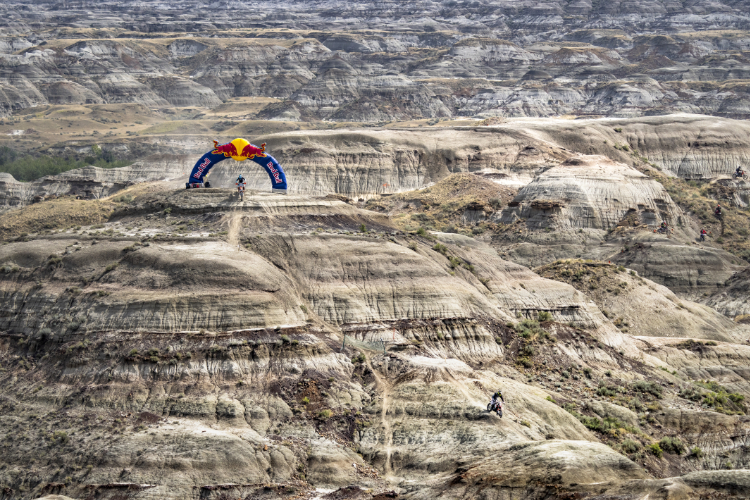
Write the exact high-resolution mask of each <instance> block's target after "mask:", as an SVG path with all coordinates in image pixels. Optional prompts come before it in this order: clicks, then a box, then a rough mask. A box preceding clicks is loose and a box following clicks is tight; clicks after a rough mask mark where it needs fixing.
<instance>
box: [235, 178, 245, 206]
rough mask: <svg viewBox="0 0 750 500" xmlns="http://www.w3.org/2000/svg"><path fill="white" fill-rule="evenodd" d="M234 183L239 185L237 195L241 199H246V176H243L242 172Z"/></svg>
mask: <svg viewBox="0 0 750 500" xmlns="http://www.w3.org/2000/svg"><path fill="white" fill-rule="evenodd" d="M234 185H235V186H237V196H238V197H239V199H240V201H244V199H245V187H247V181H245V178H244V177H242V174H240V176H239V177H237V181H236V182H235V183H234Z"/></svg>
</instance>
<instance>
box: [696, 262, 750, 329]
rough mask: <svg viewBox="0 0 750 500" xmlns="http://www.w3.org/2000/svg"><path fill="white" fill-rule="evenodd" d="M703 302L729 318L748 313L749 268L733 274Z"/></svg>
mask: <svg viewBox="0 0 750 500" xmlns="http://www.w3.org/2000/svg"><path fill="white" fill-rule="evenodd" d="M703 302H705V304H706V305H708V306H710V307H713V308H714V309H716V310H717V311H719V312H720V313H722V314H724V315H726V316H728V317H730V318H736V317H738V316H739V317H741V316H747V315H750V268H748V269H744V270H742V271H740V272H737V273H735V274H733V275H732V276H731V277H730V278H729V279H727V280H726V282H725V283H724V287H723V288H721V289H719V290H716V291H715V292H714V293H713V294H712V295H711V296H709V297H706V298H704V299H703ZM745 322H747V320H745Z"/></svg>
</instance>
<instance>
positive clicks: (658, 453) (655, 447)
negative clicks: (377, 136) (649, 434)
mask: <svg viewBox="0 0 750 500" xmlns="http://www.w3.org/2000/svg"><path fill="white" fill-rule="evenodd" d="M646 449H647V450H648V452H649V453H651V454H652V455H653V456H655V457H656V458H661V457H663V456H664V451H663V450H662V449H661V446H659V443H653V444H650V445H648V447H647V448H646Z"/></svg>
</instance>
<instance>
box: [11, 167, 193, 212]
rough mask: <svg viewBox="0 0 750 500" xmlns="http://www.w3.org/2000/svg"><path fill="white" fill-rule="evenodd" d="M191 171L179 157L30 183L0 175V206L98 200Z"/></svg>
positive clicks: (90, 169) (93, 169) (70, 173)
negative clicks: (50, 200)
mask: <svg viewBox="0 0 750 500" xmlns="http://www.w3.org/2000/svg"><path fill="white" fill-rule="evenodd" d="M186 160H187V161H188V162H189V161H190V159H186ZM190 168H192V165H191V166H188V164H187V163H186V162H184V161H183V162H181V161H180V159H179V158H174V157H165V156H161V155H155V156H153V157H151V158H148V159H147V160H145V161H139V162H135V163H134V164H133V165H131V166H128V167H122V168H116V169H104V168H99V167H85V168H79V169H75V170H70V171H68V172H64V173H62V174H58V175H54V176H46V177H42V178H41V179H38V180H35V181H32V182H18V181H16V180H15V179H14V178H13V176H12V175H10V174H0V188H1V189H0V207H1V208H2V209H4V210H8V209H12V208H18V207H22V206H25V205H29V204H31V203H35V202H39V201H42V200H44V199H48V198H54V197H58V196H75V197H77V198H82V199H99V198H103V197H106V196H109V195H111V194H114V193H116V192H118V191H120V190H122V189H124V188H125V187H127V186H132V185H133V184H137V183H141V182H149V181H155V180H169V179H170V178H179V179H180V180H182V179H183V178H187V176H188V175H189V173H190Z"/></svg>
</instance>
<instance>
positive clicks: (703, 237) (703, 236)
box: [701, 227, 708, 241]
mask: <svg viewBox="0 0 750 500" xmlns="http://www.w3.org/2000/svg"><path fill="white" fill-rule="evenodd" d="M706 235H708V231H706V228H704V227H702V228H701V241H706Z"/></svg>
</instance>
